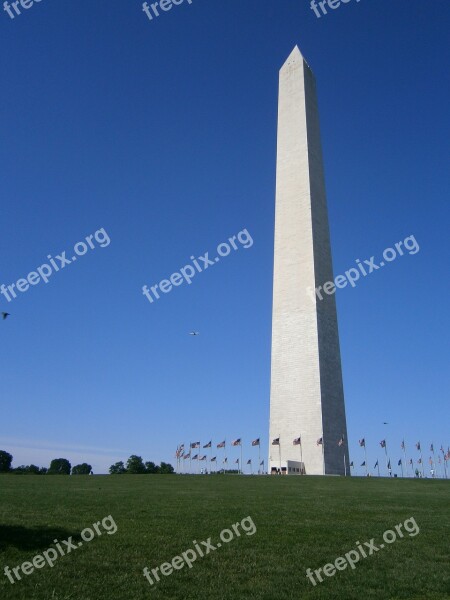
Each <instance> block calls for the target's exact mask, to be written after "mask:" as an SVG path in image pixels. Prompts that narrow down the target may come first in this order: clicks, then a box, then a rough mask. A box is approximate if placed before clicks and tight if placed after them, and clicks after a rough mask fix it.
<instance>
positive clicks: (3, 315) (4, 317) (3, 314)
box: [2, 312, 11, 320]
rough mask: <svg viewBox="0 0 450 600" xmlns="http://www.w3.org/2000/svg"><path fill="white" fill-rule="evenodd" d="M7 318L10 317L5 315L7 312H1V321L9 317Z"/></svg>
mask: <svg viewBox="0 0 450 600" xmlns="http://www.w3.org/2000/svg"><path fill="white" fill-rule="evenodd" d="M9 316H11V315H10V314H9V313H7V312H2V318H3V320H5V319H6V317H9Z"/></svg>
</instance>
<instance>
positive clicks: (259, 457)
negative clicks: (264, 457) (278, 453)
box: [258, 438, 261, 473]
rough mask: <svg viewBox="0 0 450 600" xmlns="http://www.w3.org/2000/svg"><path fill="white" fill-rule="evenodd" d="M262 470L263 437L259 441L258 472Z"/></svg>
mask: <svg viewBox="0 0 450 600" xmlns="http://www.w3.org/2000/svg"><path fill="white" fill-rule="evenodd" d="M260 471H261V438H259V443H258V473H259V472H260Z"/></svg>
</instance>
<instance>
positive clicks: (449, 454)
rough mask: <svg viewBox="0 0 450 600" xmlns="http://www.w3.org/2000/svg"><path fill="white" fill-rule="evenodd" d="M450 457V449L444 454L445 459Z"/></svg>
mask: <svg viewBox="0 0 450 600" xmlns="http://www.w3.org/2000/svg"><path fill="white" fill-rule="evenodd" d="M449 458H450V451H449V452H447V454H444V460H448V459H449Z"/></svg>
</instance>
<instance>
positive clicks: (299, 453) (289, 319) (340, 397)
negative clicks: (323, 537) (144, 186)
mask: <svg viewBox="0 0 450 600" xmlns="http://www.w3.org/2000/svg"><path fill="white" fill-rule="evenodd" d="M327 281H333V266H332V259H331V249H330V234H329V225H328V212H327V204H326V194H325V182H324V174H323V162H322V150H321V144H320V128H319V115H318V108H317V96H316V89H315V81H314V76H313V74H312V71H311V69H310V68H309V66H308V65H307V64H306V62H305V61H304V59H303V57H302V55H301V53H300V51H299V49H298V48H297V47H295V48H294V50H293V51H292V53H291V55H290V56H289V58H288V59H287V61H286V62H285V64H284V65H283V67H282V68H281V70H280V80H279V106H278V145H277V185H276V205H275V249H274V281H273V314H272V367H271V392H270V432H269V433H270V440H269V444H270V447H269V472H271V469H272V468H276V469H282V468H283V469H286V472H288V473H291V472H292V473H297V472H298V471H297V469H299V471H300V472H301V469H302V467H303V465H302V466H299V464H298V463H299V462H300V463H303V464H304V470H305V471H306V474H308V475H321V474H324V473H325V474H344V472H345V468H347V472H348V473H349V462H348V447H347V426H346V419H345V405H344V393H343V385H342V370H341V357H340V349H339V333H338V325H337V315H336V303H335V297H334V295H328V294H322V298H323V299H322V300H320V299H319V297H318V296H317V295H316V294H315V292H314V290H315V288H316V287H319V286H323V284H324V283H325V282H327ZM299 437H301V443H298V438H299ZM276 438H280V440H279V444H277V445H272V442H273V440H275V439H276ZM320 438H322V442H323V443H322V444H318V443H317V442H318V440H320ZM341 439H343V443H341V445H338V442H339V441H340V440H341ZM294 440H297V441H296V444H295V445H294ZM289 469H290V470H289Z"/></svg>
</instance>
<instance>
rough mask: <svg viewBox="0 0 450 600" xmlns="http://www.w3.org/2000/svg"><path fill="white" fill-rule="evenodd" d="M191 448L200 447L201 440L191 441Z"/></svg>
mask: <svg viewBox="0 0 450 600" xmlns="http://www.w3.org/2000/svg"><path fill="white" fill-rule="evenodd" d="M191 448H200V442H191Z"/></svg>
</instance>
